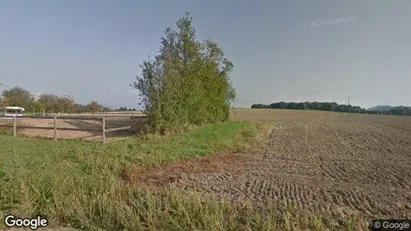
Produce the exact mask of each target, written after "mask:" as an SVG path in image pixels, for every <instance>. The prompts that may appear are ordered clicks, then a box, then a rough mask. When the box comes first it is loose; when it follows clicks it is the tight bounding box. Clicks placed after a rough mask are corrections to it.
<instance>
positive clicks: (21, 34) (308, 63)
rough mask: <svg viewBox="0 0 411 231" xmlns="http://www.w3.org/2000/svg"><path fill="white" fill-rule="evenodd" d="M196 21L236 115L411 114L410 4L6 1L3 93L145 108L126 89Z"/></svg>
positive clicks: (2, 0)
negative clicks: (404, 110)
mask: <svg viewBox="0 0 411 231" xmlns="http://www.w3.org/2000/svg"><path fill="white" fill-rule="evenodd" d="M185 12H189V13H190V15H191V16H192V17H193V24H194V27H195V29H196V33H197V34H196V37H197V39H198V40H200V41H201V40H204V39H207V38H210V39H211V40H213V41H215V42H216V43H217V44H218V45H219V46H220V47H221V48H222V49H223V51H224V53H225V55H226V57H227V58H228V59H229V60H230V61H232V62H233V64H234V70H233V72H232V73H231V75H230V79H231V81H232V82H233V85H234V87H235V88H236V91H237V94H238V97H237V99H236V102H235V103H234V106H236V107H250V106H251V104H254V103H272V102H279V101H286V102H289V101H295V102H302V101H333V102H337V103H347V98H348V96H351V104H353V105H358V106H361V107H365V108H369V107H372V106H375V105H387V104H389V105H408V106H411V1H410V0H401V1H400V0H390V1H388V0H384V1H378V0H375V1H366V0H355V1H349V0H347V1H309V0H307V1H302V0H290V1H276V0H271V1H269V0H265V1H264V0H260V1H258V0H255V1H252V0H237V1H229V0H210V1H199V0H193V1H182V0H176V1H168V0H163V1H140V0H118V1H114V0H111V1H109V0H87V1H84V0H70V1H63V0H53V1H51V0H50V1H40V0H32V1H27V0H26V1H14V0H13V1H11V0H0V83H2V84H3V86H1V89H0V90H4V89H7V88H11V87H14V86H21V87H23V88H26V89H27V90H29V91H30V92H32V93H33V94H36V95H38V94H41V93H54V94H58V95H71V96H73V97H74V99H76V100H77V101H78V102H80V103H84V104H85V103H89V102H90V101H91V100H97V101H98V102H99V103H101V104H103V105H105V106H108V107H111V108H118V107H121V106H126V107H137V108H138V106H137V104H138V92H137V91H136V90H134V89H133V88H132V87H130V86H129V84H131V83H132V82H133V81H134V80H135V79H136V76H137V75H139V74H140V73H141V69H140V67H139V65H140V64H142V62H143V61H145V60H147V59H148V57H149V56H151V57H152V56H154V55H156V54H157V52H158V51H159V48H160V38H161V36H163V35H164V30H165V29H166V28H167V27H175V23H176V21H177V20H178V19H179V18H180V17H182V16H184V14H185Z"/></svg>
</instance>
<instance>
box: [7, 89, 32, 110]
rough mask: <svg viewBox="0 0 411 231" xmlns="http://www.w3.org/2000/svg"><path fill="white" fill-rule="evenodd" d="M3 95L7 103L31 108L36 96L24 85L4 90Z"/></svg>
mask: <svg viewBox="0 0 411 231" xmlns="http://www.w3.org/2000/svg"><path fill="white" fill-rule="evenodd" d="M2 96H3V97H2V98H3V102H4V104H5V105H9V106H20V107H24V108H27V109H31V106H32V105H33V102H34V101H35V100H34V96H33V95H32V94H31V93H30V92H29V91H28V90H26V89H24V88H22V87H14V88H11V89H7V90H4V91H3V93H2Z"/></svg>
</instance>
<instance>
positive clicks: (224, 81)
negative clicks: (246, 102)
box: [131, 13, 236, 134]
mask: <svg viewBox="0 0 411 231" xmlns="http://www.w3.org/2000/svg"><path fill="white" fill-rule="evenodd" d="M176 26H177V29H172V28H167V29H166V30H165V35H164V37H161V45H160V49H159V53H158V55H156V56H155V57H154V58H152V59H151V60H148V61H145V62H143V64H142V65H140V67H141V69H142V72H141V75H140V76H137V78H136V81H135V82H133V83H132V84H131V86H133V87H134V88H135V89H137V90H138V91H139V92H140V97H141V98H142V102H141V104H142V105H143V107H144V111H145V113H146V114H147V116H148V118H149V121H150V124H149V129H150V130H151V132H156V133H160V134H164V133H165V132H171V133H173V132H179V131H181V130H185V128H188V127H189V126H191V125H200V124H205V123H215V122H219V121H224V120H227V119H229V109H230V105H231V103H232V101H233V100H234V98H235V96H236V93H235V90H234V88H233V87H232V84H231V82H230V79H229V74H230V72H231V71H232V69H233V64H232V63H231V62H230V61H229V60H228V59H226V58H225V57H224V53H223V51H222V49H221V48H220V47H219V46H218V45H217V44H216V43H215V42H213V41H211V40H210V39H207V40H205V41H202V42H199V41H197V40H196V36H195V28H194V27H193V25H192V17H190V16H189V14H188V13H186V15H185V16H184V17H182V18H180V19H179V20H178V21H177V23H176Z"/></svg>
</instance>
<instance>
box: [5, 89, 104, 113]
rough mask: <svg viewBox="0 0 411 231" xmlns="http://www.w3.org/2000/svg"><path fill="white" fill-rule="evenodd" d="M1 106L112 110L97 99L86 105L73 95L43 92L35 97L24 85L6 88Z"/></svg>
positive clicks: (36, 109)
mask: <svg viewBox="0 0 411 231" xmlns="http://www.w3.org/2000/svg"><path fill="white" fill-rule="evenodd" d="M0 106H19V107H23V108H24V109H25V111H26V112H28V113H31V112H36V113H42V112H46V113H51V112H54V113H58V112H61V113H82V112H103V111H110V110H111V109H110V108H107V107H104V106H102V105H101V104H99V103H97V102H96V101H91V102H90V103H89V104H86V105H83V104H80V103H77V102H76V101H75V100H74V99H73V97H71V96H59V95H55V94H41V95H39V96H38V97H35V96H34V95H33V94H31V93H30V92H29V91H28V90H26V89H24V88H22V87H13V88H10V89H6V90H4V91H3V92H2V94H1V96H0Z"/></svg>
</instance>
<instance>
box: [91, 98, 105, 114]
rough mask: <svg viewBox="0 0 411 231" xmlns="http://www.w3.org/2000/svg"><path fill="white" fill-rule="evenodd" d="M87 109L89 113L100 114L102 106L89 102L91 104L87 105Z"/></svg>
mask: <svg viewBox="0 0 411 231" xmlns="http://www.w3.org/2000/svg"><path fill="white" fill-rule="evenodd" d="M87 109H88V110H89V111H90V112H93V113H96V112H101V111H102V110H103V106H101V105H100V104H98V103H97V102H96V101H91V103H90V104H88V105H87Z"/></svg>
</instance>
